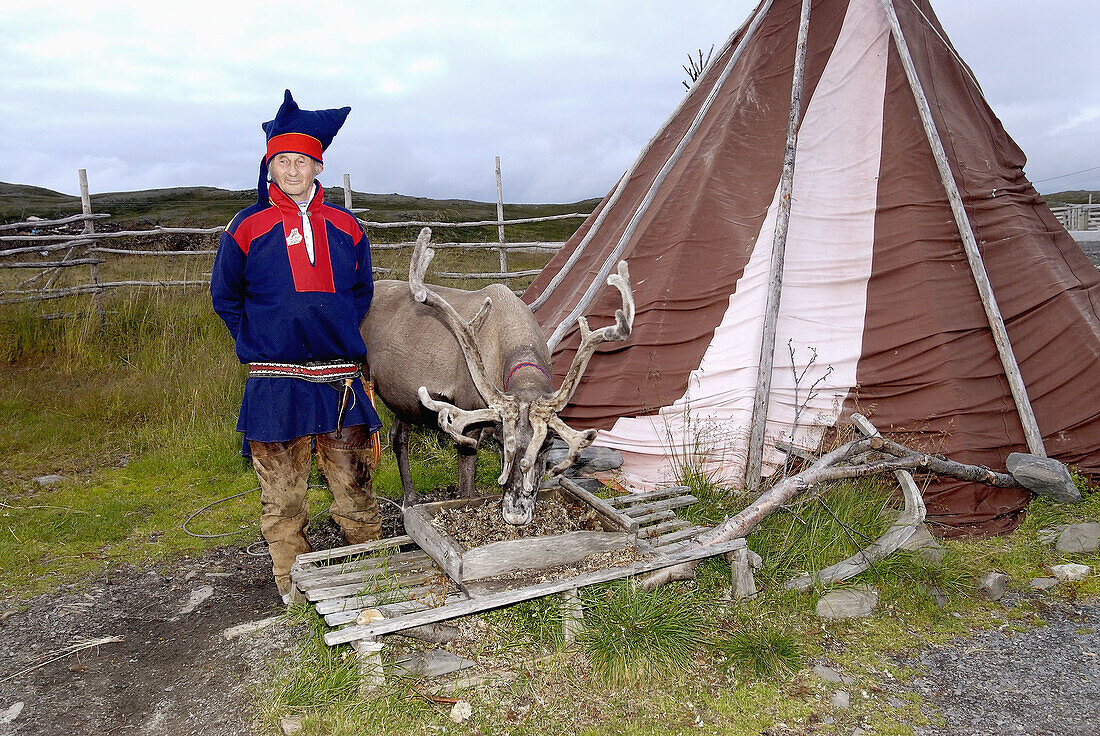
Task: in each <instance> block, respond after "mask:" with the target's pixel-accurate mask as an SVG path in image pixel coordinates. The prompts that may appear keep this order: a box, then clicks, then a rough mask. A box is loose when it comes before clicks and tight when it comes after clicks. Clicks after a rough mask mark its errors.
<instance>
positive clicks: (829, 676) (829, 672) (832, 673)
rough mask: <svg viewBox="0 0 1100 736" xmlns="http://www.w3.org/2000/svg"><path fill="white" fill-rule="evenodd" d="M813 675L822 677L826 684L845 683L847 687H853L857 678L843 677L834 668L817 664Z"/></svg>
mask: <svg viewBox="0 0 1100 736" xmlns="http://www.w3.org/2000/svg"><path fill="white" fill-rule="evenodd" d="M813 673H814V674H815V675H817V676H818V677H820V678H821V679H822V680H824V681H825V682H835V683H837V684H840V683H843V684H845V685H851V684H852V683H854V682H855V678H853V677H849V676H848V675H842V674H840V672H838V671H837V670H835V669H833V668H832V667H828V666H826V665H823V664H815V665H814V668H813Z"/></svg>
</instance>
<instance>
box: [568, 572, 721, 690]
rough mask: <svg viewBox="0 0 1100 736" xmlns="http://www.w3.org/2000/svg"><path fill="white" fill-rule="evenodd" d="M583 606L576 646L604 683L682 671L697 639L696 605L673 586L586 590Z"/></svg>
mask: <svg viewBox="0 0 1100 736" xmlns="http://www.w3.org/2000/svg"><path fill="white" fill-rule="evenodd" d="M584 604H585V628H584V630H583V631H582V632H581V635H580V642H581V645H582V646H583V648H584V650H585V652H586V653H587V655H588V659H589V661H590V662H591V663H592V667H593V670H594V671H595V673H596V675H597V676H598V677H600V678H602V679H603V680H605V681H607V682H609V683H613V684H621V683H630V682H637V681H638V680H639V678H640V677H641V676H642V675H643V674H645V673H647V672H651V671H657V672H674V671H678V670H682V669H685V668H686V667H687V665H688V663H689V662H690V661H691V657H692V655H693V654H694V652H695V650H696V648H697V647H698V646H699V644H700V642H701V639H702V625H701V623H700V618H699V613H700V612H699V610H698V607H697V605H696V603H695V601H694V600H693V599H692V598H691V597H690V596H689V595H688V594H686V593H685V592H684V591H682V590H681V589H679V588H677V587H675V586H671V585H665V586H661V587H659V588H656V589H653V590H645V589H643V588H641V587H640V586H638V585H636V584H634V583H629V582H626V583H615V584H610V585H607V586H603V587H601V588H599V589H598V590H596V591H592V592H590V591H585V594H584Z"/></svg>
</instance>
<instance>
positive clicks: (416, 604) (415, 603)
mask: <svg viewBox="0 0 1100 736" xmlns="http://www.w3.org/2000/svg"><path fill="white" fill-rule="evenodd" d="M464 600H466V596H465V595H464V594H462V593H452V594H451V595H449V596H447V597H446V598H445V599H444V600H443V605H445V606H446V605H450V604H453V603H457V602H459V601H464ZM436 607H438V604H436V603H434V602H433V601H429V600H425V599H414V600H410V601H400V602H399V603H390V604H388V605H385V606H363V607H362V608H349V609H347V610H344V611H336V612H334V613H330V614H328V615H326V616H325V623H327V624H328V625H329V626H344V625H347V624H350V623H352V622H353V621H355V619H356V618H358V617H359V612H360V611H362V610H363V609H364V608H375V609H376V610H377V611H378V612H379V613H381V614H382V616H383V617H384V618H395V617H397V616H404V615H405V614H407V613H416V612H417V611H423V610H425V609H428V608H436Z"/></svg>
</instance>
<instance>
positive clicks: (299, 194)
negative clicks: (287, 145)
mask: <svg viewBox="0 0 1100 736" xmlns="http://www.w3.org/2000/svg"><path fill="white" fill-rule="evenodd" d="M267 168H268V171H270V172H271V179H272V181H274V182H275V183H276V184H278V185H279V188H280V189H282V190H283V191H284V192H286V193H287V196H289V197H290V198H291V199H293V200H294V201H296V202H301V201H303V200H304V199H305V198H306V197H307V196H309V188H310V186H311V185H312V184H313V178H314V177H315V176H317V175H318V174H320V173H321V169H322V168H323V167H322V166H321V164H319V163H317V162H316V161H314V160H313V159H311V158H310V157H309V156H305V155H302V154H300V153H280V154H279V155H278V156H276V157H275V158H273V159H271V162H270V163H268V165H267Z"/></svg>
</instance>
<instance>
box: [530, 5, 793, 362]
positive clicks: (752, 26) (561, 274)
mask: <svg viewBox="0 0 1100 736" xmlns="http://www.w3.org/2000/svg"><path fill="white" fill-rule="evenodd" d="M771 4H772V0H764V2H763V3H761V6H760V7H759V8H758V9H757V10H756V14H755V15H754V16H753V17H752V19H751V20H750V21H749V22H748V23H746V24H745V26H743V27H742V28H738V29H737V30H736V31H734V32H733V33H731V34H730V37H729V39H728V40H727V41H726V44H725V45H724V46H723V47H722V50H721V51H719V52H718V53H717V54H715V55H714V57H713V58H712V59H711V60H710V61H708V62H707V65H706V69H704V70H703V71H702V72H701V73H700V75H699V78H700V79H702V78H703V77H704V76H706V74H707V73H708V72H709V70H710V67H711V65H712V64H717V63H718V59H720V58H721V57H722V56H723V55H724V54H725V53H726V50H727V49H728V48H729V47H730V45H731V44H732V43H733V41H734V39H735V38H737V37H738V35H741V40H740V43H739V44H738V46H737V48H735V49H734V51H733V55H732V56H731V57H730V60H729V61H728V62H726V66H725V68H724V69H723V70H722V73H721V74H720V75H719V77H718V80H717V81H716V82H715V83H714V86H713V87H712V88H711V91H710V93H709V94H708V95H707V99H706V100H705V101H704V102H703V106H702V108H700V110H699V112H698V113H697V114H696V120H701V119H702V118H703V117H704V116H705V115H706V113H707V110H709V109H710V104H711V102H712V101H713V100H714V97H715V96H716V95H717V94H718V90H719V88H720V87H721V86H722V85H723V84H724V83H725V81H726V79H727V78H728V77H729V74H730V71H732V69H733V67H734V65H736V64H737V61H738V60H739V59H740V58H741V51H742V50H744V48H745V47H746V46H748V43H749V41H750V40H751V39H752V37H753V34H755V33H756V29H757V28H758V27H759V26H760V21H761V20H762V19H763V18H764V16H765V15H767V13H768V10H769V9H770V8H771ZM742 31H744V34H743V35H742ZM692 97H693V95H692V94H690V90H689V94H686V95H684V96H683V98H682V99H681V100H680V104H679V105H677V106H676V109H675V110H673V111H672V114H671V115H669V116H668V118H667V119H665V122H664V123H663V124H662V125H661V127H660V128H659V129H658V131H657V133H656V134H655V135H654V136H653V137H652V138H650V139H649V140H648V141H647V142H646V144H645V146H644V147H643V148H642V150H641V151H640V152H639V153H638V156H637V158H635V159H634V163H632V164H631V165H630V168H629V169H627V170H626V173H624V174H623V175H622V176H621V177H620V178H619V182H618V184H616V185H615V190H614V191H613V192H611V195H610V196H609V197H608V198H607V200H606V202H604V203H603V204H602V206H601V207H600V210H599V213H598V214H597V215H596V219H595V220H593V222H592V225H591V226H590V227H589V228H588V232H587V233H585V235H584V237H583V238H581V242H579V243H577V246H576V248H574V249H573V252H572V253H570V254H569V258H568V259H566V261H565V263H563V264H562V266H561V268H559V269H558V272H557V273H555V274H554V276H553V278H551V279H550V282H549V283H548V284H547V285H546V288H545V289H543V291H542V293H541V294H539V296H538V298H537V299H535V301H533V302H531V311H536V310H538V309H539V308H540V307H541V306H542V305H543V304H545V303H546V301H547V300H548V299H549V298H550V294H551V293H552V292H553V291H554V289H556V288H558V286H560V285H561V283H562V282H563V281H564V280H565V277H566V276H567V275H568V274H569V272H570V271H571V270H572V268H573V266H574V264H576V262H577V261H578V260H579V259H580V257H581V254H582V253H584V250H585V248H587V247H588V244H589V243H590V242H591V241H592V239H593V237H594V236H595V235H596V233H597V232H599V230H600V227H601V226H602V225H603V222H604V220H605V219H606V218H607V215H608V213H609V212H610V211H611V210H612V209H613V208H614V207H615V205H616V203H618V201H619V198H620V197H621V196H622V194H623V191H624V190H625V189H626V185H627V183H628V182H630V180H631V179H633V178H634V173H635V172H636V171H637V170H638V166H640V165H641V163H642V161H644V160H645V158H646V156H647V155H648V154H649V152H650V150H652V148H653V145H654V144H655V143H656V142H657V141H658V140H659V139H661V138H662V137H663V135H664V133H665V131H666V130H667V129H668V126H669V125H671V124H672V121H673V120H675V119H676V118H677V117H679V115H680V111H681V110H683V109H684V106H685V105H686V104H687V102H688V100H690V99H692ZM696 128H698V125H697V124H696V123H693V127H692V129H691V130H689V131H688V132H687V133H685V134H684V136H685V138H684V140H683V141H681V143H680V146H679V147H678V148H677V150H676V151H675V152H673V154H672V155H673V157H674V158H676V159H678V158H679V155H680V153H682V148H684V147H686V146H687V144H688V143H689V142H690V141H691V138H692V137H694V135H695V129H696ZM674 163H675V161H671V162H668V163H666V164H665V166H666V167H671V166H672V164H674ZM662 181H663V178H662ZM618 262H619V258H618V256H616V257H615V258H613V259H610V261H609V263H613V264H618ZM610 273H611V270H610V268H609V269H608V271H607V273H606V274H604V275H603V277H602V278H597V279H596V280H595V281H593V282H592V283H593V284H603V279H605V278H607V276H608V274H610ZM581 311H583V310H581ZM579 313H580V312H578V314H579ZM575 320H576V317H575V316H570V317H567V318H566V320H565V321H566V322H568V323H569V325H572V323H573V322H572V321H575ZM567 327H568V325H567ZM557 333H558V330H555V333H554V334H555V335H557ZM563 334H564V333H563ZM560 340H561V337H560V336H559V337H556V338H555V339H552V340H551V341H550V343H549V344H550V349H551V350H553V349H554V347H555V346H556V345H557V344H558V342H559V341H560Z"/></svg>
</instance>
